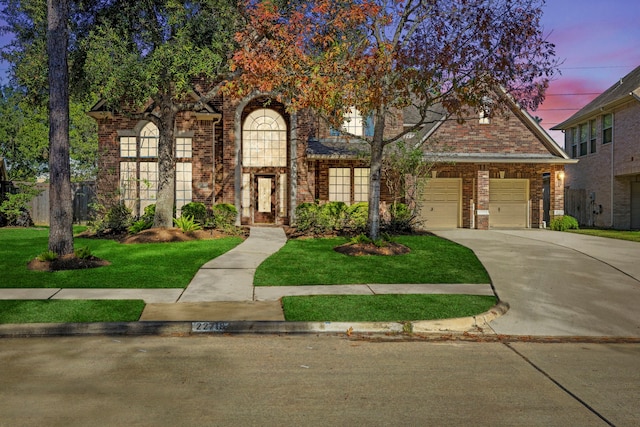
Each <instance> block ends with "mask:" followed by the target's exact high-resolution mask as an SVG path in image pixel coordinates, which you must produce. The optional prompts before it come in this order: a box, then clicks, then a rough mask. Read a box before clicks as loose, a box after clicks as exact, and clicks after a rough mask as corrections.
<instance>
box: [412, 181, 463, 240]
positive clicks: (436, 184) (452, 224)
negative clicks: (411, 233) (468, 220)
mask: <svg viewBox="0 0 640 427" xmlns="http://www.w3.org/2000/svg"><path fill="white" fill-rule="evenodd" d="M461 191H462V180H461V179H460V178H431V179H428V180H427V182H426V184H425V186H424V188H423V191H422V197H421V198H420V203H419V211H418V219H419V220H420V221H421V226H422V228H424V229H434V228H457V227H459V226H460V194H461Z"/></svg>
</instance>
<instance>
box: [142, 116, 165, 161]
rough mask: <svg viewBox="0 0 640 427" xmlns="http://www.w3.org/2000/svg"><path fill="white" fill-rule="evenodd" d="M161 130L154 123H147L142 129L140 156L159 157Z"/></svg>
mask: <svg viewBox="0 0 640 427" xmlns="http://www.w3.org/2000/svg"><path fill="white" fill-rule="evenodd" d="M158 139H160V132H159V131H158V128H157V127H156V125H154V124H153V123H151V122H149V123H147V124H146V125H145V126H144V127H143V128H142V130H141V131H140V157H158Z"/></svg>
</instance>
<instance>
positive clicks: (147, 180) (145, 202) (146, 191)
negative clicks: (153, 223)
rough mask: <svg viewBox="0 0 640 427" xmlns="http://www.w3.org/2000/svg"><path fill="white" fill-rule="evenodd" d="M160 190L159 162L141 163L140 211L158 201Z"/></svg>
mask: <svg viewBox="0 0 640 427" xmlns="http://www.w3.org/2000/svg"><path fill="white" fill-rule="evenodd" d="M157 191H158V163H156V162H141V163H140V212H143V211H144V208H146V207H147V206H149V205H152V204H154V203H155V202H156V193H157Z"/></svg>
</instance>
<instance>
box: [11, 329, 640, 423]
mask: <svg viewBox="0 0 640 427" xmlns="http://www.w3.org/2000/svg"><path fill="white" fill-rule="evenodd" d="M639 368H640V344H592V343H577V344H567V343H564V344H533V343H526V342H512V343H496V342H493V343H487V342H421V341H410V342H408V341H395V340H394V339H392V338H389V341H384V340H383V341H366V340H361V339H358V340H355V339H349V338H347V337H345V336H344V335H342V336H335V335H327V334H324V335H288V336H272V335H269V336H264V335H249V336H198V337H193V336H191V337H157V336H152V337H108V336H93V337H61V338H55V339H53V338H28V339H20V338H11V339H3V340H1V341H0V381H1V384H2V386H1V387H0V425H1V426H12V427H13V426H51V427H55V426H65V427H67V426H83V427H84V426H87V425H91V426H97V427H99V426H123V425H130V426H289V425H291V426H323V427H324V426H350V427H351V426H365V425H366V426H466V425H473V426H545V427H548V426H581V427H582V426H586V427H588V426H607V425H609V426H611V425H615V426H619V427H625V426H629V427H631V426H637V425H640V406H639V405H638V396H640V369H639Z"/></svg>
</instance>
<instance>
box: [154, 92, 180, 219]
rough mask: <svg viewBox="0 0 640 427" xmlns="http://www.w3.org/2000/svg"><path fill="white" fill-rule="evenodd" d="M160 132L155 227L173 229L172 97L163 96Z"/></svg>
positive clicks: (174, 170)
mask: <svg viewBox="0 0 640 427" xmlns="http://www.w3.org/2000/svg"><path fill="white" fill-rule="evenodd" d="M160 110H161V115H160V123H159V126H158V130H159V132H160V139H159V140H158V193H157V199H156V214H155V217H154V219H153V226H154V227H163V228H169V227H173V207H174V202H175V193H176V192H175V176H176V168H175V164H174V161H173V145H174V144H173V140H174V138H173V137H174V125H175V119H176V113H175V108H174V106H173V103H172V101H171V97H170V95H168V94H166V95H164V96H163V100H162V105H161V106H160Z"/></svg>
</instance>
